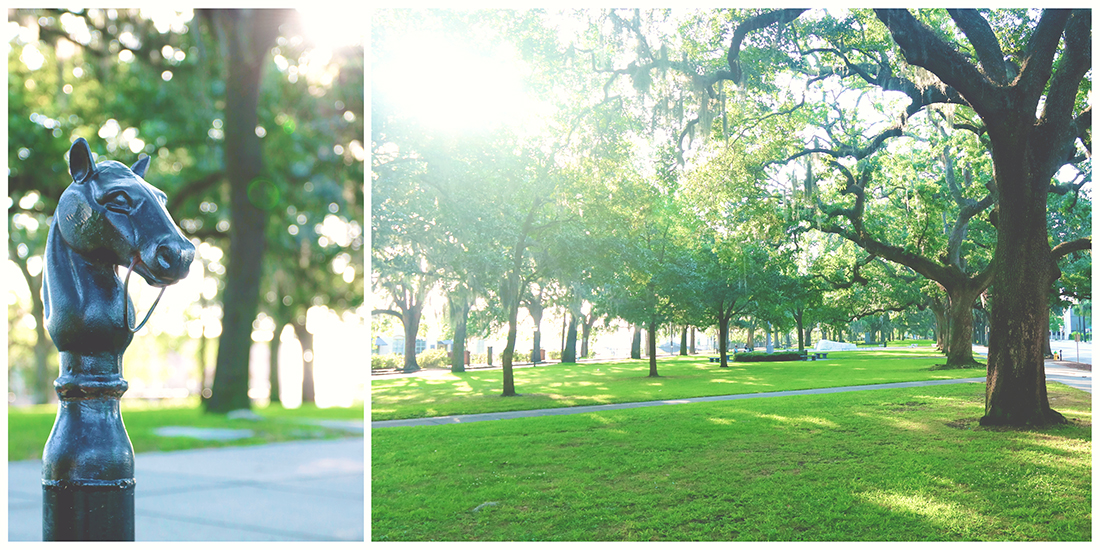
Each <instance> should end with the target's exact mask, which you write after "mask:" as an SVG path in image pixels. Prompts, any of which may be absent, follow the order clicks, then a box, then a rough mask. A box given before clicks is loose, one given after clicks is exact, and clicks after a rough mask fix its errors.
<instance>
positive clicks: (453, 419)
mask: <svg viewBox="0 0 1100 550" xmlns="http://www.w3.org/2000/svg"><path fill="white" fill-rule="evenodd" d="M1046 373H1047V380H1049V381H1052V382H1061V383H1063V384H1065V385H1067V386H1071V387H1075V388H1078V389H1081V390H1084V391H1087V392H1089V393H1092V372H1091V371H1085V370H1078V369H1072V368H1066V367H1059V366H1057V365H1053V364H1052V363H1049V362H1048V363H1047V364H1046ZM979 382H980V383H984V382H985V377H984V376H983V377H979V378H958V379H954V380H923V381H916V382H896V383H891V384H868V385H862V386H842V387H837V388H819V389H810V390H792V391H777V392H765V393H746V394H737V395H717V396H712V397H688V398H684V399H669V400H665V401H641V402H635V403H613V404H609V405H586V406H581V407H561V408H556V409H535V410H528V411H508V412H498V413H483V414H463V415H453V416H435V417H431V418H409V419H403V420H380V421H377V422H371V424H370V427H371V429H372V430H374V429H379V428H396V427H403V426H438V425H442V424H464V423H469V422H484V421H486V420H506V419H509V418H529V417H534V416H557V415H564V414H584V413H591V412H600V411H613V410H618V409H636V408H640V407H657V406H662V405H683V404H688V403H708V402H713V401H734V400H738V399H756V398H761V397H783V396H790V395H823V394H829V393H843V392H851V391H864V390H885V389H891V388H919V387H925V386H942V385H945V384H965V383H979Z"/></svg>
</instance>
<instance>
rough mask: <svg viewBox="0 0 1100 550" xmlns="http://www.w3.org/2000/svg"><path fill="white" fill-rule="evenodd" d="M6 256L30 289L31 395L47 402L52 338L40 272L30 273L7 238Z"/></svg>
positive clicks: (51, 385) (48, 397)
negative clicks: (31, 322) (32, 342)
mask: <svg viewBox="0 0 1100 550" xmlns="http://www.w3.org/2000/svg"><path fill="white" fill-rule="evenodd" d="M8 258H9V259H10V260H12V261H13V262H15V264H16V265H18V266H19V271H20V272H21V273H22V274H23V278H24V279H26V281H27V288H29V289H30V290H31V293H30V294H31V316H32V317H34V336H35V340H34V379H33V380H31V386H32V387H31V390H32V395H31V397H32V398H33V399H34V402H35V403H36V404H42V403H48V402H49V401H50V395H55V394H54V392H53V391H51V390H53V384H51V383H50V382H51V380H50V379H51V376H50V364H49V360H50V351H51V350H52V349H53V340H51V339H50V337H49V335H47V334H46V308H45V305H44V304H43V303H42V273H41V272H39V273H38V275H31V272H30V270H29V269H28V268H27V259H26V258H20V257H19V254H18V253H17V252H16V250H15V242H14V241H12V240H11V239H8Z"/></svg>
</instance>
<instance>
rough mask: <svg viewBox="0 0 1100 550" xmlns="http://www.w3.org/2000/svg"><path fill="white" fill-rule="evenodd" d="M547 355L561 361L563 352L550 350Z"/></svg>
mask: <svg viewBox="0 0 1100 550" xmlns="http://www.w3.org/2000/svg"><path fill="white" fill-rule="evenodd" d="M546 357H547V358H549V359H554V360H557V361H561V352H560V351H548V352H546Z"/></svg>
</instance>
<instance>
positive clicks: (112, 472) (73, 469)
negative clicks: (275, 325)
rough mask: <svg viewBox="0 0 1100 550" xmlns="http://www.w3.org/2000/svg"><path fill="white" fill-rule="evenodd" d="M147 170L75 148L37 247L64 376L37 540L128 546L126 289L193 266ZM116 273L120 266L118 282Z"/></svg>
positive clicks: (46, 454) (45, 462) (191, 250)
mask: <svg viewBox="0 0 1100 550" xmlns="http://www.w3.org/2000/svg"><path fill="white" fill-rule="evenodd" d="M148 166H149V157H144V158H142V159H140V160H138V161H137V163H135V164H134V165H133V167H131V168H127V167H126V165H124V164H122V163H119V162H115V161H110V160H109V161H104V162H101V163H99V164H95V163H94V162H93V161H92V152H91V149H90V148H89V147H88V143H87V142H86V141H84V140H83V139H77V140H76V142H74V143H73V145H72V148H71V149H69V173H70V174H72V176H73V183H72V184H70V185H69V187H68V188H67V189H65V192H64V193H62V195H61V198H60V200H59V201H58V203H57V211H56V212H55V213H54V216H53V222H52V223H51V225H50V233H49V235H48V236H47V237H46V267H45V270H44V271H43V280H42V301H43V303H44V305H45V313H46V329H47V330H48V331H49V333H50V337H51V338H52V339H53V343H54V345H55V346H56V347H57V351H58V354H57V355H58V361H59V363H60V367H61V369H60V370H61V374H60V376H58V378H57V380H56V381H55V382H54V387H55V389H56V390H57V396H58V410H57V418H56V419H55V420H54V426H53V430H52V431H51V432H50V436H49V439H47V440H46V446H45V448H44V449H43V451H42V489H43V516H42V519H43V522H42V534H43V535H42V536H43V539H44V540H134V486H135V483H136V482H135V480H134V449H133V446H132V445H131V444H130V438H129V436H128V435H127V433H126V427H125V426H124V425H123V423H122V416H121V412H120V410H119V399H120V398H121V397H122V394H123V393H125V392H126V389H127V383H126V380H124V379H123V378H122V354H123V352H125V351H126V347H127V346H129V345H130V341H131V340H132V339H133V333H134V332H135V331H137V330H138V329H140V325H138V327H137V328H134V327H133V326H132V325H131V321H130V319H131V318H133V313H134V311H133V310H134V305H133V302H131V301H130V297H129V294H128V292H127V291H128V288H127V287H128V284H129V281H130V274H131V273H133V272H137V273H138V275H140V276H141V277H142V278H143V279H145V281H146V282H148V283H149V284H151V285H153V286H158V287H161V293H162V294H163V292H164V290H163V289H164V287H166V286H168V285H171V284H173V283H175V282H177V281H179V280H180V279H182V278H183V277H185V276H186V275H187V271H188V269H189V268H190V266H191V260H193V259H194V257H195V247H194V245H192V244H191V242H190V241H188V240H187V239H186V238H184V236H183V234H182V233H181V232H180V230H179V228H178V227H176V224H175V222H173V221H172V216H170V215H169V214H168V210H167V209H166V208H165V206H164V205H165V195H164V193H162V192H160V190H158V189H157V188H155V187H153V186H152V185H149V184H148V183H146V181H145V180H144V179H143V177H144V175H145V170H146V168H148ZM117 266H127V269H128V271H127V273H126V281H125V282H123V281H120V280H119V278H118V275H117V273H116V269H117ZM157 301H158V302H159V301H160V297H158V298H157ZM153 307H156V303H154V304H153ZM151 312H152V310H150V313H151ZM146 319H148V316H146ZM142 324H144V321H143V322H142Z"/></svg>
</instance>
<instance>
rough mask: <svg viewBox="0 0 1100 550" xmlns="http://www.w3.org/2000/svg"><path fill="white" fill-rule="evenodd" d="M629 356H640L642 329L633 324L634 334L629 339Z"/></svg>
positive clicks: (633, 357) (635, 357)
mask: <svg viewBox="0 0 1100 550" xmlns="http://www.w3.org/2000/svg"><path fill="white" fill-rule="evenodd" d="M630 358H631V359H641V358H642V329H641V327H639V326H638V325H634V336H633V337H632V338H631V339H630Z"/></svg>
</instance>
